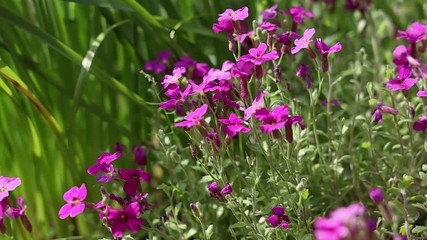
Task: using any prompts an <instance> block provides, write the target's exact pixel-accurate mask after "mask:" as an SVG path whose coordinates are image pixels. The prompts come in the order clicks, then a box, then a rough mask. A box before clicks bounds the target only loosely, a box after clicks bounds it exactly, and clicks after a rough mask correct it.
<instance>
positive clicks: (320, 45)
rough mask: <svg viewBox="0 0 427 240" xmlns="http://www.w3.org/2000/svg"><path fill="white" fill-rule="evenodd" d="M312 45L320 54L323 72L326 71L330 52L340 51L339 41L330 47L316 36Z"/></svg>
mask: <svg viewBox="0 0 427 240" xmlns="http://www.w3.org/2000/svg"><path fill="white" fill-rule="evenodd" d="M314 46H315V47H316V48H317V50H319V52H320V54H322V70H323V72H327V71H328V69H329V63H328V55H329V54H330V53H336V52H339V51H341V48H342V46H341V43H339V42H337V43H336V44H335V45H333V46H332V47H329V46H328V45H326V43H324V42H323V41H322V39H320V38H317V39H316V42H315V43H314Z"/></svg>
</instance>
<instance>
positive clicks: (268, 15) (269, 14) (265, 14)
mask: <svg viewBox="0 0 427 240" xmlns="http://www.w3.org/2000/svg"><path fill="white" fill-rule="evenodd" d="M278 6H279V5H278V4H277V3H276V4H274V5H273V6H271V7H270V8H267V9H264V10H263V11H262V12H261V16H262V21H263V22H265V21H267V20H268V19H275V18H276V17H277V11H276V9H277V7H278Z"/></svg>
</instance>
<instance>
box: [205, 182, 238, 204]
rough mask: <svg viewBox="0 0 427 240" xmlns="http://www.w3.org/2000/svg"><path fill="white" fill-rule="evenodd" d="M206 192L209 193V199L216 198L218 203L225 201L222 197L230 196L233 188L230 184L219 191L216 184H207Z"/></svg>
mask: <svg viewBox="0 0 427 240" xmlns="http://www.w3.org/2000/svg"><path fill="white" fill-rule="evenodd" d="M208 190H209V192H210V197H211V198H216V199H218V201H220V202H225V201H227V200H226V199H225V197H224V196H225V195H229V194H231V193H232V192H233V188H232V187H231V185H230V184H227V185H225V186H224V188H222V189H221V190H219V187H218V183H217V182H212V183H211V184H209V185H208Z"/></svg>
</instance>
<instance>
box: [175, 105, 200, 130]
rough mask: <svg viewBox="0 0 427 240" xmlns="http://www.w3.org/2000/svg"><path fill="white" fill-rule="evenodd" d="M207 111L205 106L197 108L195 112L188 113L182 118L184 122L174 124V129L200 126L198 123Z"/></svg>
mask: <svg viewBox="0 0 427 240" xmlns="http://www.w3.org/2000/svg"><path fill="white" fill-rule="evenodd" d="M207 110H208V105H207V104H203V106H201V107H199V108H197V109H196V110H194V111H193V112H190V113H189V114H187V116H185V117H184V119H185V120H184V121H182V122H179V123H175V127H185V128H190V127H193V126H196V125H198V124H200V121H202V120H203V119H204V118H203V115H205V113H206V111H207Z"/></svg>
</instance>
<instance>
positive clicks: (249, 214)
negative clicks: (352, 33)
mask: <svg viewBox="0 0 427 240" xmlns="http://www.w3.org/2000/svg"><path fill="white" fill-rule="evenodd" d="M316 2H319V1H316ZM323 2H325V3H326V4H327V5H328V6H332V8H335V1H323ZM370 5H371V1H357V0H353V1H346V5H345V6H346V8H348V9H350V10H352V11H356V10H357V11H359V12H360V17H361V18H363V19H367V21H368V20H369V21H370V20H372V19H371V15H370V13H369V7H370ZM310 6H311V7H313V6H314V5H313V4H311V5H310ZM249 12H250V9H249V8H248V7H247V6H242V7H241V8H238V9H226V10H225V11H224V12H222V13H220V14H219V15H218V18H217V21H216V22H215V23H214V24H213V25H212V31H213V32H214V33H215V34H223V35H225V36H226V39H227V41H228V49H224V50H223V51H229V52H230V55H229V56H230V59H227V60H223V61H222V62H217V64H216V65H217V66H218V67H211V66H210V65H209V64H207V63H202V62H198V61H196V60H194V59H192V58H191V57H190V55H191V53H190V54H189V55H186V56H174V54H173V53H172V52H170V51H168V50H164V51H162V52H160V53H159V54H158V55H157V57H156V59H154V60H152V61H148V62H147V63H146V64H145V70H146V71H148V72H152V73H153V74H155V75H154V77H152V76H149V75H148V74H145V76H146V77H147V78H149V79H150V81H151V82H152V83H153V89H152V92H153V93H154V94H155V95H156V97H159V99H161V100H160V103H159V106H160V108H161V109H159V116H160V118H159V119H163V120H165V122H168V123H169V127H162V129H161V130H160V131H159V132H158V133H157V139H156V140H155V141H154V143H153V147H154V148H157V149H158V150H155V151H153V152H154V153H153V154H155V155H156V156H157V157H158V159H159V162H158V163H156V164H153V166H156V167H157V168H159V165H160V166H162V167H163V168H160V170H158V172H161V173H159V175H160V176H162V174H163V172H162V171H163V170H165V171H168V173H167V174H168V175H167V176H166V177H164V178H160V179H157V180H159V181H161V182H162V183H161V184H159V186H157V189H158V190H159V191H158V192H162V193H158V192H157V193H158V195H156V197H159V198H167V199H168V200H169V201H167V202H168V204H169V205H168V206H160V205H158V206H156V204H154V205H151V204H149V203H148V202H147V197H148V195H147V194H146V193H144V191H143V187H141V186H144V183H150V181H151V177H152V176H151V175H150V174H149V173H148V172H146V171H145V170H144V169H143V167H144V166H145V165H146V164H147V155H146V152H145V149H144V148H142V147H135V148H133V149H132V151H133V153H134V156H135V162H136V163H137V164H138V167H136V168H132V169H124V168H119V169H117V167H116V163H119V161H118V160H119V158H120V157H121V155H122V153H123V152H124V147H123V146H122V145H120V144H116V146H115V150H116V151H115V152H114V153H103V154H102V155H101V156H100V157H99V158H98V159H97V160H96V163H94V164H93V165H92V166H89V168H88V169H87V172H88V174H90V175H92V176H97V181H98V182H100V183H103V184H107V183H110V184H111V189H112V190H111V192H108V191H107V190H106V189H107V187H102V188H101V193H102V199H101V200H100V201H99V202H97V203H91V202H87V200H86V196H87V191H88V187H87V186H86V184H81V185H80V186H74V187H72V188H71V189H69V190H68V191H67V192H65V193H64V195H63V199H64V201H65V204H64V205H63V206H62V208H61V209H60V210H59V217H60V218H61V219H64V218H68V217H71V218H73V217H76V216H77V215H79V214H81V213H83V212H84V211H85V210H86V209H91V210H96V211H98V213H99V218H100V220H101V221H102V223H103V224H104V225H105V226H106V227H107V228H108V229H109V231H110V232H111V234H112V236H113V237H114V238H115V239H120V238H122V237H124V236H125V234H126V233H132V234H137V233H140V232H141V233H140V235H144V236H146V235H148V236H150V237H151V236H157V237H161V238H164V239H190V238H202V239H318V240H327V239H331V240H334V239H336V240H371V239H372V240H373V239H408V240H409V239H421V238H423V237H427V228H426V227H425V225H426V218H427V217H426V216H427V190H426V189H427V188H426V186H427V178H426V174H427V173H426V172H427V165H426V162H425V156H426V149H427V147H426V146H427V145H426V143H425V131H426V130H427V115H426V112H425V111H426V105H425V101H424V100H425V99H423V98H425V97H426V96H427V91H426V90H427V86H426V78H427V66H426V65H425V63H424V62H425V54H424V53H425V50H426V47H427V25H425V24H423V23H421V22H415V23H413V24H411V25H410V26H409V27H408V29H407V30H400V31H398V33H397V37H396V39H397V40H398V41H400V42H399V43H400V45H398V46H397V47H396V48H395V50H394V51H393V52H392V53H391V55H392V57H393V58H392V60H391V61H392V62H389V63H387V64H391V63H393V64H394V65H395V69H393V70H391V69H389V71H388V72H386V73H385V74H386V75H387V76H386V78H388V77H390V79H389V81H387V82H385V83H384V82H378V81H380V80H378V79H376V80H375V81H377V82H375V81H368V80H365V79H364V77H365V76H364V74H365V70H366V69H368V68H369V64H368V63H367V62H368V60H367V56H366V54H367V53H366V51H365V49H360V50H358V51H357V53H356V58H357V59H355V60H354V62H351V63H348V64H347V63H343V62H341V61H344V60H342V59H348V58H344V57H343V56H344V55H345V54H349V51H348V49H349V48H350V47H348V46H346V45H347V42H348V41H346V39H338V37H337V36H341V35H333V36H330V35H328V33H327V32H322V28H318V27H317V26H316V24H315V23H314V22H313V21H312V19H314V18H316V15H315V11H314V10H313V9H307V8H305V7H303V6H291V7H290V8H289V9H283V10H281V9H280V8H279V4H274V5H272V6H270V7H268V8H266V9H264V10H262V11H261V14H260V16H259V17H255V16H250V14H249ZM250 18H252V19H254V20H253V21H250V20H249V19H250ZM257 19H258V20H257ZM370 31H375V29H370ZM372 34H375V33H372ZM374 40H375V39H374ZM374 40H373V41H374ZM374 52H375V51H374ZM352 54H354V53H352ZM217 60H218V61H219V60H220V59H217ZM346 64H347V65H349V66H350V65H352V66H354V69H350V71H347V72H346V73H343V72H340V71H339V70H341V69H340V68H339V67H343V66H344V65H346ZM350 68H352V67H350ZM348 72H350V73H353V72H354V76H353V77H354V79H352V84H355V85H356V86H357V88H358V90H357V91H356V92H351V91H348V89H347V88H345V87H343V89H341V88H340V86H341V85H344V84H343V82H345V81H346V78H349V75H351V74H349V73H348ZM377 76H380V73H378V75H377ZM383 78H384V76H383ZM355 79H356V80H358V81H356V80H355ZM348 82H351V81H348ZM340 84H341V85H340ZM346 84H350V83H346ZM352 98H353V99H354V100H352ZM343 106H345V107H347V108H350V109H352V110H351V111H350V112H347V113H346V112H344V111H342V110H343ZM360 142H361V143H362V144H358V143H360ZM150 162H151V161H150ZM153 179H154V178H153ZM118 185H119V186H120V188H117V186H118ZM114 186H116V187H114ZM383 190H384V192H383ZM157 193H156V194H157ZM162 194H163V195H162ZM165 195H166V196H165ZM185 206H187V207H185ZM151 208H157V210H156V213H159V216H157V218H156V219H147V218H144V221H143V216H144V215H145V213H146V211H147V210H150V209H151ZM159 209H160V211H159ZM160 215H161V216H160ZM159 219H160V220H159ZM154 225H155V226H156V227H152V226H154ZM142 229H144V231H143V230H142ZM145 231H146V232H145ZM142 232H144V233H142ZM157 239H158V238H157Z"/></svg>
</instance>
